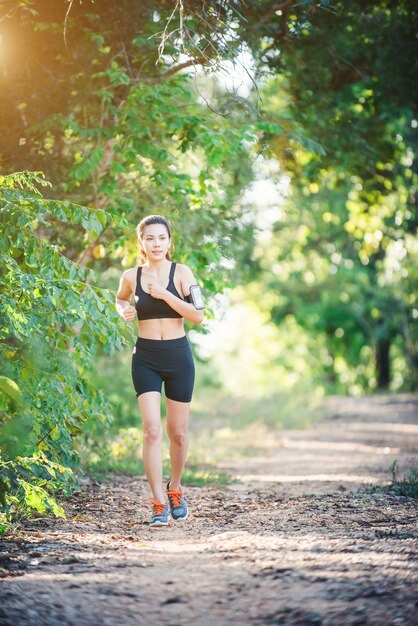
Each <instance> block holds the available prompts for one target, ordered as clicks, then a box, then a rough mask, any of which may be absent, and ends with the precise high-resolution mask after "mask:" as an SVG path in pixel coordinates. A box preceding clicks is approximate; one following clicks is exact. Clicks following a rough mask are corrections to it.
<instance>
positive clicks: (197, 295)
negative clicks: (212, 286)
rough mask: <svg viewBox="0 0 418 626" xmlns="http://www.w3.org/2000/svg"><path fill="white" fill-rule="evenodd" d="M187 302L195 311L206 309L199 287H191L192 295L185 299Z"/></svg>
mask: <svg viewBox="0 0 418 626" xmlns="http://www.w3.org/2000/svg"><path fill="white" fill-rule="evenodd" d="M184 299H185V300H186V302H190V303H191V304H193V306H194V308H195V309H204V308H205V303H204V302H203V295H202V291H201V289H200V287H199V285H191V287H190V294H189V295H188V296H186V297H185V298H184Z"/></svg>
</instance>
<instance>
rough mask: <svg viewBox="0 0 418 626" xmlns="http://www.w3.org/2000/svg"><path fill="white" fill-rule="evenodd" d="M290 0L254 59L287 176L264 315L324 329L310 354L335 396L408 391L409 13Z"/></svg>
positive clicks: (413, 283) (411, 355) (412, 364)
mask: <svg viewBox="0 0 418 626" xmlns="http://www.w3.org/2000/svg"><path fill="white" fill-rule="evenodd" d="M302 4H303V3H302ZM288 9H289V10H288V11H287V12H285V13H286V15H282V16H281V17H277V18H276V19H277V20H280V21H281V22H282V24H283V23H284V22H283V20H286V24H285V31H286V34H285V37H284V38H281V39H280V40H273V39H268V40H267V42H268V43H269V45H268V46H267V47H264V48H263V49H262V51H261V53H262V56H261V57H260V60H261V61H262V62H263V63H264V64H266V65H267V66H268V68H269V70H270V72H271V74H272V78H271V79H270V81H269V82H268V83H267V84H266V85H265V88H264V91H263V97H264V102H265V104H264V107H263V115H264V117H265V119H266V123H265V124H264V129H265V132H264V136H263V138H262V146H263V149H264V150H267V151H268V153H269V154H270V155H271V156H274V157H275V158H277V159H278V160H280V162H281V164H282V168H283V170H284V171H285V172H287V173H288V174H289V176H290V186H289V193H288V197H287V199H286V202H285V206H284V207H283V210H281V215H280V216H279V217H278V219H277V221H276V224H275V227H274V237H273V240H272V242H271V246H270V247H269V250H268V253H267V255H266V254H263V257H262V260H261V263H262V267H263V269H264V275H265V277H266V279H265V281H264V283H265V289H269V290H272V291H275V292H276V294H277V296H276V302H275V303H274V304H273V306H272V307H271V309H270V310H271V316H272V319H273V321H274V322H275V323H277V324H279V325H281V324H282V323H283V321H284V320H285V319H286V316H287V315H291V316H293V317H294V318H295V320H296V321H297V323H299V324H301V325H302V326H303V327H304V328H305V329H306V330H308V331H309V332H311V333H313V334H314V335H318V334H321V335H322V336H323V337H324V339H325V340H326V353H325V354H324V358H323V359H322V358H321V360H320V361H318V363H320V364H321V366H322V367H323V368H324V373H325V375H326V377H327V379H328V382H329V384H332V385H334V388H335V390H336V391H337V392H338V391H339V392H346V391H347V390H348V391H350V392H355V393H359V392H360V391H361V390H364V389H366V390H367V389H375V388H376V387H377V388H388V387H389V385H391V387H392V388H395V389H399V388H407V389H416V388H417V385H418V353H417V350H416V346H417V343H418V328H417V323H416V320H417V318H418V309H417V301H416V293H417V287H418V273H417V267H418V248H417V245H416V234H417V225H418V217H417V211H416V186H417V182H418V179H417V173H416V164H415V161H416V159H415V154H416V151H417V148H418V146H417V139H416V132H415V128H416V126H417V120H416V119H415V114H416V101H415V99H414V93H416V90H414V85H415V84H416V82H417V78H418V77H417V75H416V66H415V65H413V64H411V63H410V62H409V58H414V57H415V56H416V52H417V42H416V35H415V34H416V26H417V12H416V9H415V8H414V5H413V4H412V3H411V2H408V1H404V2H401V3H398V5H397V7H396V8H393V7H392V6H391V5H390V3H387V2H385V1H382V2H379V3H375V2H373V3H372V2H366V3H365V2H352V3H342V2H335V3H333V6H332V11H318V12H311V13H310V14H308V13H306V11H304V10H303V8H302V5H301V4H299V5H297V6H292V7H291V8H289V7H288ZM273 29H274V23H270V24H266V25H265V26H264V27H263V32H264V33H265V35H266V36H267V37H269V36H270V34H272V31H273ZM296 42H297V46H296ZM293 43H294V44H295V45H292V44H293ZM256 44H257V42H254V41H253V49H254V50H255V54H257V48H256ZM405 50H407V51H408V53H406V54H405ZM279 51H280V54H278V52H279ZM395 65H396V67H395ZM292 135H293V138H292ZM286 138H287V140H285V139H286ZM306 138H308V140H307V139H306ZM280 175H281V174H279V176H280ZM270 268H273V272H271V273H269V272H268V270H269V269H270ZM321 361H322V362H321Z"/></svg>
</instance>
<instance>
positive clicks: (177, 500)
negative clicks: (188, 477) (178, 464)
mask: <svg viewBox="0 0 418 626" xmlns="http://www.w3.org/2000/svg"><path fill="white" fill-rule="evenodd" d="M167 496H168V501H169V503H170V512H171V517H172V518H173V519H174V520H176V521H179V520H183V519H187V517H188V515H189V507H188V506H187V502H186V500H185V499H184V495H183V492H182V490H181V489H170V481H168V483H167Z"/></svg>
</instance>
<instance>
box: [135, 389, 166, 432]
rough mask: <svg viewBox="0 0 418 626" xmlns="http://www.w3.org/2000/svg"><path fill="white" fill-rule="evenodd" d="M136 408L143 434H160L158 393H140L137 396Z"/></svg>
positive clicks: (159, 399) (159, 395) (159, 396)
mask: <svg viewBox="0 0 418 626" xmlns="http://www.w3.org/2000/svg"><path fill="white" fill-rule="evenodd" d="M138 406H139V412H140V414H141V421H142V429H143V431H144V433H149V432H150V431H152V432H153V433H154V434H157V433H158V434H159V433H161V432H162V425H161V393H159V392H158V391H147V392H145V393H141V394H140V395H139V396H138Z"/></svg>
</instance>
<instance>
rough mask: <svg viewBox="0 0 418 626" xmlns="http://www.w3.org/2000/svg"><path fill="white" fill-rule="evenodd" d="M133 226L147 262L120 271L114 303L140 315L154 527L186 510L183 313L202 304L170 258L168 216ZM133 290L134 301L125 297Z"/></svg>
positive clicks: (140, 390) (137, 379)
mask: <svg viewBox="0 0 418 626" xmlns="http://www.w3.org/2000/svg"><path fill="white" fill-rule="evenodd" d="M136 232H137V237H138V244H139V247H140V253H141V257H142V260H145V262H144V263H143V265H139V267H137V268H136V267H135V268H132V269H129V270H126V271H125V272H123V274H122V276H121V279H120V284H119V289H118V292H117V294H116V308H117V311H118V313H119V315H120V316H121V318H122V319H124V320H126V321H127V322H132V321H133V320H134V319H135V318H136V316H138V339H137V341H136V344H135V347H134V350H133V354H132V381H133V384H134V388H135V392H136V395H137V398H138V405H139V411H140V414H141V416H142V427H143V434H144V440H143V448H142V454H143V461H144V466H145V473H146V476H147V480H148V483H149V486H150V489H151V492H152V495H153V499H152V500H151V503H152V505H153V514H152V518H151V522H150V526H152V527H158V526H166V525H167V524H168V522H169V520H170V518H173V519H174V520H185V519H187V516H188V506H187V502H186V500H185V498H184V494H183V491H182V487H181V477H182V473H183V469H184V464H185V461H186V455H187V448H188V422H189V410H190V402H191V399H192V393H193V386H194V379H195V366H194V361H193V355H192V351H191V348H190V344H189V341H188V338H187V336H186V333H185V330H184V325H183V318H186V319H188V320H189V321H191V322H194V323H195V324H200V323H201V322H202V321H203V319H204V315H203V311H202V309H203V308H204V304H203V300H202V297H201V291H200V287H199V286H198V285H197V282H196V279H195V277H194V276H193V273H192V271H191V269H190V268H189V267H188V266H187V265H182V264H177V263H173V262H172V261H171V255H170V246H171V225H170V223H169V221H168V220H167V219H165V218H164V217H162V216H161V215H149V216H147V217H144V219H143V220H141V222H140V223H139V224H138V226H137V228H136ZM191 287H192V289H191ZM132 294H134V296H135V307H133V306H131V304H130V302H131V297H132ZM196 296H198V297H199V298H198V300H196ZM197 307H199V308H197ZM163 381H164V391H165V396H166V413H167V434H168V437H169V440H170V460H171V478H170V480H169V481H168V483H167V486H166V491H167V497H168V504H169V506H168V505H167V503H166V500H165V496H164V493H163V487H162V480H163V473H162V455H161V442H162V424H161V387H162V382H163Z"/></svg>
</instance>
